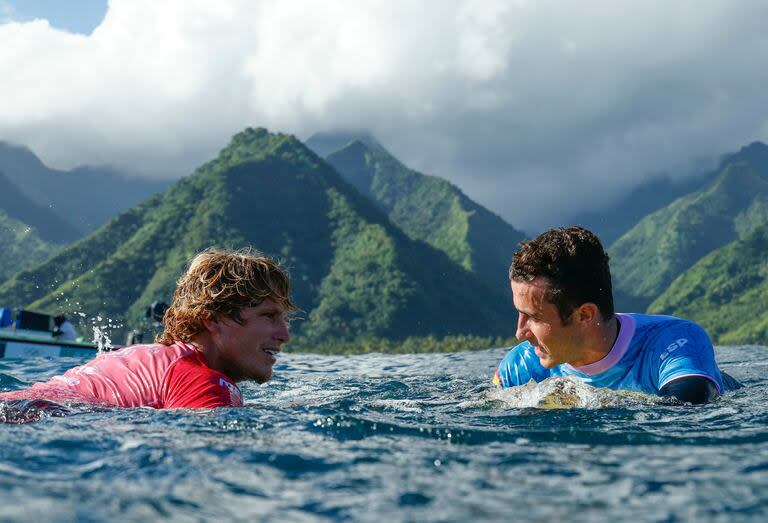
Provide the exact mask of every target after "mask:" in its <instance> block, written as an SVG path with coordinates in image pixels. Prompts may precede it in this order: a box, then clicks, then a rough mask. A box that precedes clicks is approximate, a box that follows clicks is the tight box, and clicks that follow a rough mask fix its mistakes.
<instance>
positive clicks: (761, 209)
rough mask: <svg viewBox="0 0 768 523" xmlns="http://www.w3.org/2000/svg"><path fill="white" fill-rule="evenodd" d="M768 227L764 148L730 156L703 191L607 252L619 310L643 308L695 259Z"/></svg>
mask: <svg viewBox="0 0 768 523" xmlns="http://www.w3.org/2000/svg"><path fill="white" fill-rule="evenodd" d="M766 222H768V147H766V146H765V145H764V144H759V143H755V144H752V145H750V146H749V147H745V148H744V149H742V150H741V151H740V152H739V153H737V154H735V155H732V156H731V157H729V158H728V161H727V162H725V163H724V166H723V169H722V170H721V171H720V172H719V173H718V174H717V176H716V177H715V178H714V179H713V180H712V181H711V182H710V183H709V184H707V185H706V186H704V187H703V188H701V189H700V190H698V191H695V192H693V193H690V194H688V195H686V196H683V197H681V198H679V199H677V200H675V201H674V202H672V203H671V204H670V205H668V206H667V207H665V208H663V209H661V210H659V211H656V212H654V213H652V214H650V215H649V216H646V217H645V218H644V219H642V220H641V221H640V222H639V223H638V224H637V225H636V226H635V227H634V228H632V229H631V230H630V231H629V232H628V233H626V234H625V235H623V236H622V237H621V238H620V239H619V240H617V241H616V242H615V243H614V244H613V245H612V246H611V247H610V248H609V253H610V255H611V268H612V271H613V276H614V288H615V289H616V293H617V301H618V302H619V303H618V305H619V308H621V309H626V310H629V309H635V310H645V308H646V307H647V306H648V305H649V304H650V303H651V302H652V301H653V300H654V299H656V298H657V297H658V296H659V295H661V294H662V292H664V291H665V289H666V288H667V287H668V286H669V285H670V284H671V283H672V281H673V280H674V279H675V278H677V277H678V276H679V275H681V274H682V273H684V272H685V271H686V270H688V269H689V268H691V267H692V266H693V265H694V264H695V263H696V262H697V261H698V260H700V259H701V258H702V257H704V256H706V255H707V254H709V253H710V252H712V251H714V250H716V249H718V248H720V247H723V246H724V245H726V244H728V243H730V242H732V241H734V240H736V239H738V238H743V237H745V236H746V235H747V234H749V233H750V232H751V231H753V230H754V229H756V228H757V227H759V226H761V225H762V224H764V223H766Z"/></svg>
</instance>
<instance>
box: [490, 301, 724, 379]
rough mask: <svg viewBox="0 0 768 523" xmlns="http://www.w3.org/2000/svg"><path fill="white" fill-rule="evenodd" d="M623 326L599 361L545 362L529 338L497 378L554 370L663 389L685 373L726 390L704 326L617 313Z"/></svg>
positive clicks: (534, 376)
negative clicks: (549, 364)
mask: <svg viewBox="0 0 768 523" xmlns="http://www.w3.org/2000/svg"><path fill="white" fill-rule="evenodd" d="M616 317H617V318H618V320H619V323H620V325H621V328H620V330H619V336H618V338H617V339H616V342H615V343H614V344H613V347H612V348H611V351H610V352H609V353H608V354H607V355H606V356H605V357H604V358H603V359H601V360H600V361H597V362H595V363H592V364H589V365H585V366H583V367H573V366H571V365H568V364H567V363H564V364H562V365H557V366H556V367H553V368H552V369H547V368H544V367H543V366H542V365H541V363H540V362H539V357H538V356H536V353H535V352H534V349H533V346H532V345H531V344H530V343H528V342H527V341H525V342H523V343H520V344H519V345H517V346H515V347H513V348H512V349H511V350H510V351H509V352H508V353H507V355H506V356H505V357H504V359H503V360H502V361H501V364H500V365H499V368H498V370H497V371H496V376H495V377H494V379H493V382H494V383H495V384H496V385H501V386H502V387H514V386H516V385H524V384H526V383H528V382H529V381H530V380H534V381H536V382H539V381H543V380H545V379H547V378H550V377H555V376H574V377H576V378H578V379H580V380H581V381H583V382H584V383H588V384H589V385H593V386H595V387H605V388H608V389H614V390H633V391H638V392H645V393H647V394H659V391H660V390H661V388H662V387H664V385H666V384H668V383H669V382H671V381H672V380H675V379H677V378H682V377H684V376H703V377H705V378H707V379H709V380H711V381H712V382H713V383H714V384H715V386H716V387H717V392H718V393H720V394H722V393H723V391H724V390H726V387H725V386H724V385H723V377H722V375H721V373H720V369H719V368H718V367H717V363H716V362H715V351H714V349H713V348H712V342H711V341H710V340H709V336H707V333H706V332H704V329H702V328H701V327H699V326H698V325H696V324H695V323H692V322H690V321H686V320H681V319H680V318H674V317H672V316H651V315H645V314H616Z"/></svg>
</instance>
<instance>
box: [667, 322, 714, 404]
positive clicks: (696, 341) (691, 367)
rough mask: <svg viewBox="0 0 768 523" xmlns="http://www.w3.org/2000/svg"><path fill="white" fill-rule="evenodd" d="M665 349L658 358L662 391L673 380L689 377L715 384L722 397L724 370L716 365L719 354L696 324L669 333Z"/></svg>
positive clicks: (677, 328)
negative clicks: (721, 370)
mask: <svg viewBox="0 0 768 523" xmlns="http://www.w3.org/2000/svg"><path fill="white" fill-rule="evenodd" d="M663 339H664V341H663V343H661V344H660V347H663V349H662V351H661V354H659V355H658V358H659V359H660V360H661V364H660V366H659V382H658V388H659V390H661V389H662V388H663V387H664V386H665V385H667V384H669V383H670V382H672V381H673V380H677V379H679V378H682V377H685V376H701V377H704V378H707V379H709V380H711V381H712V382H713V383H714V384H715V386H716V387H717V391H718V393H722V388H723V387H722V381H721V377H720V370H719V369H718V367H717V363H716V361H715V350H714V348H713V347H712V342H711V341H710V340H709V336H707V333H706V332H704V329H702V328H701V327H699V326H698V325H696V324H692V323H691V324H685V325H681V326H678V327H676V328H674V329H671V330H670V331H669V332H665V333H664V335H663Z"/></svg>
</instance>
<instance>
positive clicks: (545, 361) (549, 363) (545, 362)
mask: <svg viewBox="0 0 768 523" xmlns="http://www.w3.org/2000/svg"><path fill="white" fill-rule="evenodd" d="M539 363H540V364H541V366H542V367H544V368H545V369H551V368H553V367H557V363H555V362H554V361H553V360H552V359H550V358H548V357H547V356H546V355H544V356H539Z"/></svg>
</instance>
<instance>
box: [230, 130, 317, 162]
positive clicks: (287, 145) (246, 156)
mask: <svg viewBox="0 0 768 523" xmlns="http://www.w3.org/2000/svg"><path fill="white" fill-rule="evenodd" d="M268 156H280V157H282V158H283V159H289V160H291V161H293V162H301V163H309V164H316V163H318V162H319V161H320V159H319V158H317V157H316V156H315V154H314V153H313V152H312V151H311V150H310V149H308V148H307V146H305V145H304V144H303V143H301V142H300V141H299V140H298V139H297V138H296V137H295V136H294V135H292V134H283V133H271V132H269V131H268V130H267V129H265V128H263V127H257V128H253V127H247V128H246V129H244V130H242V131H240V132H239V133H237V134H235V135H234V136H233V137H232V139H231V140H230V141H229V143H228V144H227V146H226V147H224V149H222V150H221V152H220V153H219V156H218V158H217V159H216V160H215V162H217V163H218V162H223V163H224V164H226V165H230V166H232V165H236V164H241V163H244V162H250V161H258V160H262V159H264V158H266V157H268Z"/></svg>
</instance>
